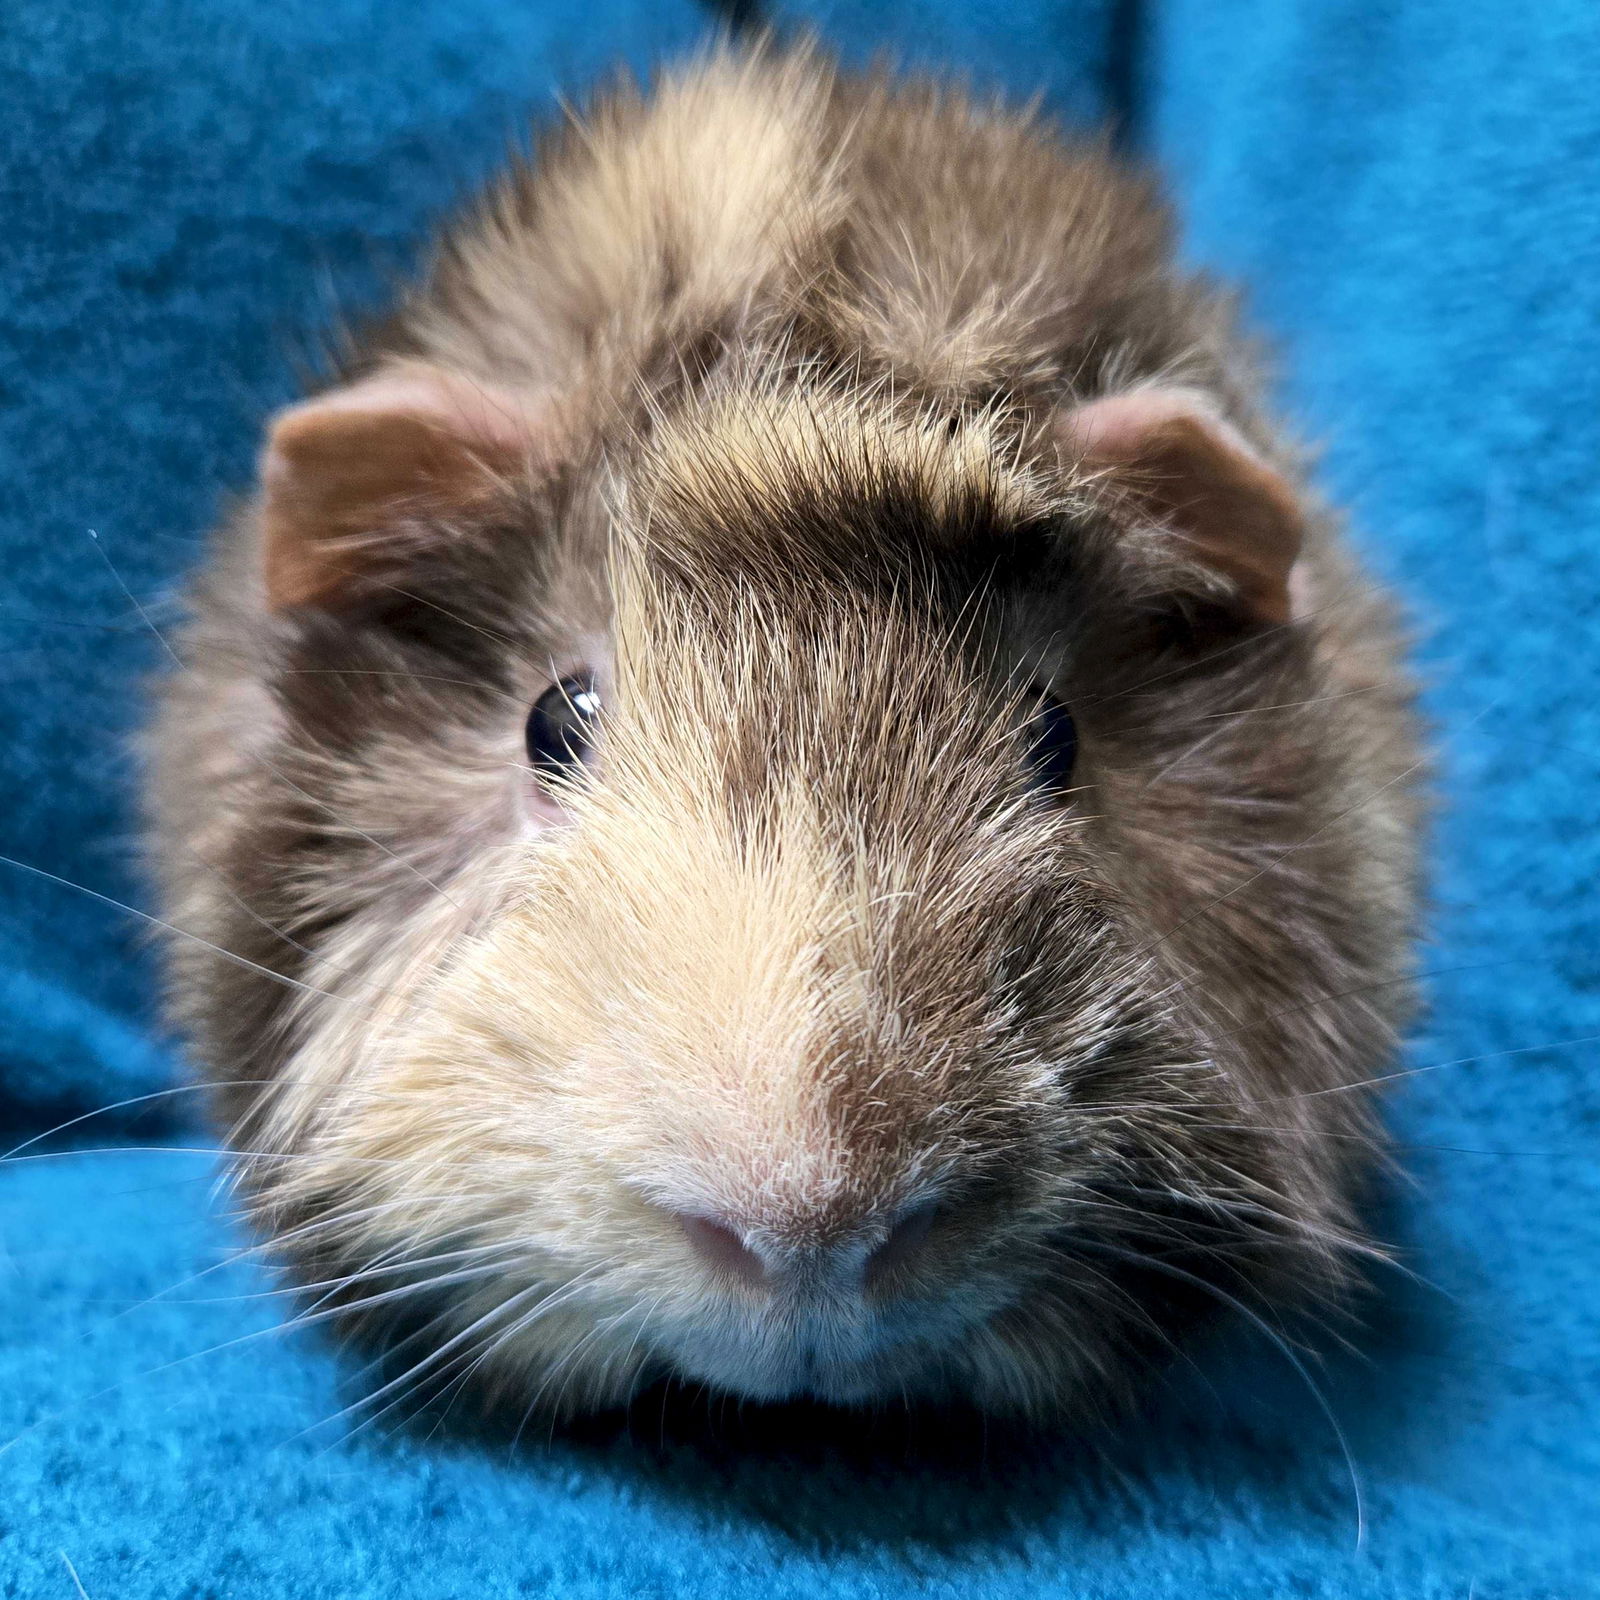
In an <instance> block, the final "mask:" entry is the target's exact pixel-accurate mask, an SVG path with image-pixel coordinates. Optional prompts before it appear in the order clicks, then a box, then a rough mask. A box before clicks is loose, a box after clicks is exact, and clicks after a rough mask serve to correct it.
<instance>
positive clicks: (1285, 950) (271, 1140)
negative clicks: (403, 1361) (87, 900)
mask: <svg viewBox="0 0 1600 1600" xmlns="http://www.w3.org/2000/svg"><path fill="white" fill-rule="evenodd" d="M356 348H357V352H358V354H357V355H356V357H355V358H354V360H353V361H352V363H351V365H350V369H349V370H348V371H347V372H346V373H345V374H344V376H343V378H342V380H341V382H340V383H338V384H336V385H335V386H334V387H332V388H331V389H330V390H328V391H327V392H326V393H324V394H322V395H319V396H313V397H312V398H311V399H309V400H307V401H305V402H303V403H302V404H301V405H299V406H297V407H295V408H294V409H292V410H291V411H289V412H288V413H286V414H285V415H284V416H283V417H281V418H280V419H278V421H277V422H276V423H275V424H274V426H273V428H272V430H271V432H270V435H269V440H268V446H267V450H266V453H265V455H264V459H263V470H262V487H261V492H260V494H259V496H258V497H257V499H256V500H255V501H254V502H253V503H252V505H251V506H250V507H249V508H247V509H246V510H245V511H244V513H243V514H242V515H241V516H240V517H239V518H238V519H237V520H236V521H235V522H234V523H233V524H232V525H230V526H229V527H228V528H226V529H225V530H224V531H223V534H222V536H221V538H220V540H219V543H218V546H217V549H216V551H215V553H214V555H213V558H212V560H211V563H210V564H209V566H208V567H207V569H206V570H205V571H204V572H203V573H202V575H201V577H200V579H199V581H198V583H197V586H196V590H195V597H194V601H195V615H194V620H193V622H192V624H191V625H190V627H189V629H188V631H187V634H186V636H185V638H184V640H183V645H182V651H183V656H184V661H185V670H184V672H183V673H181V674H180V675H178V676H177V677H175V678H174V679H173V680H172V682H171V684H170V685H169V688H168V693H167V696H166V700H165V704H164V707H163V710H162V713H161V718H160V722H159V725H158V728H157V731H156V735H155V739H154V743H153V753H154V762H153V776H152V784H151V816H152V839H153V843H154V847H155V851H156V855H157V858H158V861H159V864H160V866H161V870H162V873H163V881H164V884H165V889H166V907H165V915H166V916H167V917H168V918H169V919H170V921H171V922H172V923H173V924H175V925H176V926H177V927H179V928H181V929H183V930H185V931H186V932H187V933H188V934H191V935H193V936H194V938H193V939H191V940H179V941H177V942H175V943H174V945H173V948H172V950H171V953H170V972H171V993H172V999H173V1006H174V1010H175V1013H176V1015H177V1016H178V1018H179V1020H180V1021H181V1022H182V1023H183V1025H184V1026H185V1027H186V1028H187V1029H188V1031H189V1033H190V1035H191V1037H192V1039H193V1041H194V1046H195V1049H196V1052H197V1055H198V1057H199V1058H200V1060H202V1061H203V1062H204V1063H205V1064H206V1067H207V1070H208V1071H209V1072H210V1073H211V1074H212V1075H214V1076H216V1077H218V1078H220V1079H221V1080H222V1081H223V1083H224V1085H225V1087H224V1088H223V1090H222V1091H221V1092H220V1093H219V1094H218V1096H217V1107H218V1116H219V1118H220V1119H221V1123H222V1125H223V1126H224V1127H225V1128H227V1129H228V1130H229V1131H230V1138H231V1140H232V1142H233V1145H234V1147H235V1149H236V1150H237V1152H238V1164H239V1172H240V1177H241V1183H242V1190H243V1193H244V1195H245V1197H246V1200H247V1203H248V1206H249V1208H250V1211H251V1213H252V1216H253V1219H254V1222H255V1225H256V1226H257V1227H259V1228H260V1229H261V1230H262V1231H263V1233H264V1234H265V1235H266V1236H267V1237H268V1238H270V1239H272V1240H274V1241H275V1245H276V1249H277V1252H278V1255H279V1257H280V1259H281V1260H282V1262H283V1263H284V1265H285V1266H286V1267H287V1268H288V1269H289V1270H290V1271H291V1272H292V1273H294V1274H295V1275H296V1277H297V1278H298V1280H299V1281H301V1282H302V1283H304V1284H306V1285H307V1286H308V1289H307V1293H308V1295H309V1296H310V1297H311V1298H312V1301H313V1304H315V1305H316V1306H318V1307H319V1308H320V1307H336V1308H339V1309H340V1311H341V1314H342V1315H343V1316H344V1317H345V1318H346V1320H347V1321H348V1323H349V1324H350V1326H352V1327H353V1328H358V1329H366V1330H368V1331H374V1332H380V1333H384V1332H391V1331H393V1330H394V1329H398V1331H399V1334H400V1336H402V1337H403V1339H404V1341H405V1344H404V1348H405V1351H406V1354H407V1357H408V1359H409V1360H410V1361H411V1362H412V1363H413V1366H414V1373H415V1375H416V1376H417V1377H418V1378H420V1379H424V1380H427V1379H434V1380H439V1381H444V1382H451V1383H453V1382H456V1381H460V1382H462V1383H465V1382H468V1381H471V1382H474V1383H478V1384H480V1385H482V1386H483V1388H484V1389H485V1391H486V1392H487V1393H488V1394H490V1395H492V1396H499V1397H503V1398H504V1401H505V1403H506V1404H507V1405H508V1406H510V1407H513V1408H515V1409H517V1410H528V1409H530V1408H536V1407H541V1406H542V1407H546V1408H549V1409H552V1410H560V1409H580V1408H585V1407H593V1406H598V1405H605V1404H611V1403H618V1402H621V1401H624V1400H626V1399H627V1398H628V1397H629V1396H630V1395H631V1394H632V1393H634V1392H635V1391H636V1390H637V1389H638V1388H639V1387H640V1386H641V1385H643V1384H645V1383H647V1382H649V1381H651V1380H653V1379H654V1378H656V1377H660V1376H668V1377H673V1376H675V1377H680V1378H685V1379H689V1380H695V1381H699V1382H703V1383H708V1384H711V1385H713V1386H716V1387H720V1388H724V1389H727V1390H731V1391H734V1392H737V1393H740V1394H745V1395H750V1396H755V1397H777V1396H785V1395H792V1394H812V1395H817V1396H821V1397H824V1398H827V1399H832V1400H836V1401H845V1402H857V1401H869V1400H877V1399H880V1398H884V1397H891V1396H900V1395H903V1394H913V1393H930V1394H959V1395H965V1396H968V1397H971V1398H975V1399H977V1400H978V1401H979V1402H981V1403H983V1404H985V1405H990V1406H994V1407H996V1408H1002V1409H1010V1410H1022V1411H1032V1412H1049V1411H1060V1410H1064V1409H1071V1408H1082V1407H1092V1406H1095V1405H1097V1404H1101V1403H1104V1402H1106V1401H1108V1400H1110V1399H1111V1398H1114V1397H1115V1396H1116V1395H1118V1394H1120V1393H1122V1392H1124V1391H1125V1390H1126V1389H1127V1387H1128V1385H1129V1383H1130V1381H1131V1379H1132V1377H1133V1376H1134V1375H1135V1374H1136V1372H1137V1370H1138V1361H1139V1360H1140V1359H1143V1358H1147V1357H1150V1356H1152V1355H1153V1354H1154V1353H1155V1352H1156V1351H1157V1350H1158V1349H1159V1348H1160V1347H1161V1346H1162V1344H1163V1343H1164V1341H1165V1340H1166V1339H1167V1338H1168V1337H1169V1336H1171V1335H1172V1334H1173V1333H1175V1332H1176V1331H1178V1330H1179V1329H1180V1328H1181V1326H1182V1325H1183V1324H1184V1323H1186V1322H1188V1321H1191V1320H1193V1319H1194V1318H1195V1317H1196V1316H1197V1315H1198V1314H1199V1311H1200V1309H1201V1307H1202V1306H1203V1305H1204V1304H1206V1303H1208V1302H1209V1301H1210V1300H1213V1299H1216V1300H1221V1301H1225V1302H1234V1303H1237V1302H1240V1301H1243V1302H1244V1303H1246V1304H1247V1305H1248V1306H1250V1307H1253V1308H1257V1309H1258V1311H1266V1310H1270V1308H1272V1307H1274V1306H1277V1305H1279V1304H1283V1303H1288V1302H1289V1301H1291V1300H1295V1299H1299V1300H1302V1301H1304V1300H1306V1299H1311V1300H1315V1301H1319V1302H1320V1303H1328V1302H1331V1301H1332V1300H1334V1299H1336V1298H1337V1296H1338V1295H1339V1294H1340V1293H1341V1292H1342V1288H1343V1285H1344V1284H1345V1282H1346V1280H1347V1278H1348V1275H1349V1267H1350V1263H1351V1262H1352V1260H1353V1259H1354V1258H1355V1257H1356V1256H1357V1255H1358V1254H1359V1253H1360V1252H1362V1251H1363V1250H1367V1249H1370V1248H1372V1247H1371V1246H1370V1245H1368V1244H1367V1243H1366V1242H1365V1241H1364V1240H1363V1239H1362V1238H1361V1237H1360V1235H1359V1232H1358V1230H1357V1227H1356V1220H1355V1219H1356V1201H1357V1198H1358V1195H1359V1191H1360V1188H1361V1185H1362V1182H1363V1181H1364V1175H1365V1173H1366V1172H1367V1171H1368V1169H1369V1167H1370V1165H1371V1162H1372V1160H1373V1151H1374V1148H1375V1147H1374V1130H1373V1124H1372V1121H1371V1108H1370V1104H1369V1095H1368V1093H1367V1092H1366V1091H1365V1089H1363V1088H1362V1087H1361V1086H1362V1085H1364V1084H1365V1083H1366V1082H1367V1081H1368V1080H1370V1079H1372V1078H1373V1077H1375V1076H1376V1075H1377V1074H1379V1073H1380V1072H1381V1070H1382V1068H1383V1065H1384V1063H1385V1061H1386V1060H1387V1057H1388V1054H1389V1052H1390V1050H1391V1049H1392V1047H1393V1042H1394V1034H1395V1028H1396V1026H1397V1023H1398V1022H1399V1020H1400V1019H1401V1017H1402V1016H1403V1014H1404V1005H1405V998H1404V997H1405V990H1406V985H1405V981H1404V979H1405V974H1406V972H1407V970H1408V956H1407V953H1406V943H1407V937H1408V932H1409V928H1410V921H1411V916H1412V900H1413V882H1412V880H1413V852H1414V846H1413V834H1414V831H1415V815H1414V810H1415V800H1414V797H1413V792H1412V791H1413V784H1412V774H1413V773H1414V772H1415V770H1416V763H1417V758H1416V755H1415V752H1414V731H1413V728H1412V725H1411V720H1410V715H1409V711H1408V687H1407V684H1406V682H1405V679H1404V676H1403V674H1402V672H1401V671H1400V669H1399V667H1398V665H1397V656H1396V648H1395V643H1394V635H1393V630H1392V626H1391V622H1390V618H1389V612H1388V608H1387V606H1386V604H1385V602H1384V601H1383V600H1382V598H1381V597H1380V596H1378V595H1376V594H1375V592H1374V590H1373V589H1372V587H1371V585H1370V584H1369V583H1368V582H1367V581H1366V580H1365V579H1364V578H1363V577H1362V576H1361V575H1360V574H1359V573H1358V572H1357V571H1356V570H1355V568H1354V567H1353V565H1352V563H1351V561H1350V558H1349V557H1348V555H1347V554H1346V553H1345V552H1344V550H1343V548H1342V546H1341V544H1340V543H1339V541H1338V538H1337V535H1336V532H1335V530H1334V528H1333V526H1332V524H1331V522H1330V520H1329V519H1328V517H1327V516H1326V515H1325V514H1324V513H1323V512H1321V511H1320V510H1319V509H1318V508H1317V506H1316V505H1315V503H1314V502H1313V500H1312V498H1311V497H1310V495H1309V494H1308V492H1307V490H1306V488H1305V486H1304V484H1303V482H1302V481H1301V478H1300V473H1299V467H1298V464H1297V462H1296V459H1295V458H1294V456H1293V454H1292V452H1290V451H1289V450H1287V449H1286V448H1285V447H1284V446H1283V445H1282V443H1281V442H1280V441H1279V440H1278V438H1277V436H1276V435H1275V434H1274V433H1273V432H1272V431H1271V430H1270V428H1269V427H1268V424H1267V423H1266V422H1265V420H1264V419H1263V416H1262V414H1261V412H1260V411H1259V409H1258V408H1257V404H1256V401H1255V399H1254V383H1253V379H1252V376H1251V373H1250V369H1249V366H1248V363H1247V362H1246V360H1245V359H1244V356H1243V355H1242V354H1241V350H1240V346H1239V345H1238V343H1237V341H1236V340H1235V338H1234V336H1233V334H1232V333H1231V331H1230V328H1229V319H1228V316H1227V314H1226V311H1225V308H1224V307H1223V306H1222V304H1221V303H1220V302H1219V301H1218V300H1217V298H1216V297H1215V296H1214V295H1213V293H1212V292H1211V291H1210V290H1209V289H1207V288H1206V287H1205V286H1204V285H1202V284H1199V283H1197V282H1195V281H1193V280H1190V279H1187V278H1185V277H1184V276H1183V275H1182V274H1180V273H1179V272H1178V271H1177V269H1176V268H1175V267H1174V266H1173V265H1172V263H1171V260H1170V257H1169V254H1168V244H1167V224H1166V219H1165V217H1164V214H1163V212H1162V210H1161V208H1160V206H1159V205H1158V203H1157V202H1156V201H1155V199H1154V198H1153V195H1152V192H1151V189H1150V186H1149V184H1148V182H1147V181H1146V180H1145V179H1143V178H1142V177H1139V176H1137V175H1133V174H1130V173H1128V172H1126V171H1124V170H1122V169H1121V168H1120V167H1118V166H1117V165H1116V164H1115V163H1114V162H1112V161H1111V160H1110V159H1109V158H1108V157H1106V156H1105V155H1104V153H1103V152H1101V151H1100V150H1099V149H1098V148H1094V147H1076V146H1072V145H1068V144H1066V143H1063V142H1062V140H1061V139H1060V137H1059V136H1058V135H1057V134H1056V133H1054V132H1053V131H1052V130H1050V129H1049V128H1048V127H1046V126H1044V125H1042V124H1041V123H1039V122H1038V121H1036V120H1035V119H1033V118H1030V117H1026V116H1022V115H1018V114H1015V113H1013V112H1011V111H1008V110H1006V109H1005V108H1003V107H999V106H993V105H987V104H982V103H979V102H976V101H973V100H971V99H968V98H966V97H964V96H962V95H960V94H958V93H956V92H955V91H952V90H948V89H943V88H939V87H936V86H933V85H930V84H925V83H908V84H896V83H893V82H891V81H889V80H887V79H880V78H869V79H851V78H845V77H840V76H838V75H836V74H835V73H834V72H833V70H832V69H831V68H830V67H829V66H828V65H827V63H826V62H825V61H823V60H822V59H820V58H819V57H818V56H816V55H815V54H813V53H810V52H807V51H800V52H797V53H790V54H773V53H768V52H762V51H757V52H755V53H749V54H737V55H734V54H719V55H715V56H713V57H711V58H709V59H707V60H704V61H702V62H699V63H697V64H695V65H694V66H692V67H690V68H687V69H684V70H682V71H680V72H678V73H675V74H673V75H670V76H668V77H667V78H666V79H664V80H663V82H662V83H661V84H660V85H659V86H658V88H657V89H656V91H655V92H654V94H653V95H652V96H649V97H645V96H642V95H640V94H637V93H636V92H634V91H633V90H631V89H619V90H617V91H615V92H614V93H612V94H611V95H610V96H609V97H605V98H602V99H601V100H600V101H599V102H598V103H597V105H596V106H595V107H594V108H593V109H592V110H591V111H590V112H589V113H588V114H587V115H586V116H585V117H583V118H581V119H579V120H578V121H577V122H576V123H575V124H574V125H573V126H572V127H570V128H568V129H566V130H564V131H562V132H560V133H558V134H556V135H553V136H552V137H551V139H550V140H549V141H548V142H547V144H546V146H545V148H544V149H543V150H542V151H541V154H540V157H539V159H538V160H537V161H536V162H534V163H533V164H532V165H529V166H520V165H519V166H515V167H513V168H512V169H511V171H510V173H509V174H508V176H507V177H506V178H505V179H504V180H503V182H502V183H501V184H500V185H499V187H498V188H497V189H495V190H494V191H493V192H492V193H491V194H490V195H489V196H488V197H487V198H486V199H485V200H484V201H483V202H482V204H481V205H480V206H479V207H477V208H476V209H475V210H473V211H472V212H470V213H469V214H468V215H467V216H466V217H464V218H463V219H462V220H461V221H460V222H459V223H458V224H457V225H456V226H455V227H454V228H453V229H452V230H451V231H450V232H449V233H447V234H446V236H445V238H444V239H443V241H442V243H441V246H440V249H439V252H438V256H437V260H436V262H435V265H434V266H433V268H432V270H431V272H430V274H429V275H428V276H427V278H426V279H425V280H424V281H423V282H422V283H421V284H420V285H419V286H418V287H417V288H416V289H415V290H414V291H413V292H412V293H411V294H410V295H409V296H407V297H406V299H405V300H404V301H403V303H402V304H401V305H400V307H399V308H398V310H397V311H396V313H395V314H394V316H393V317H392V318H391V319H390V320H389V321H388V322H387V323H385V324H384V325H383V326H382V327H381V328H379V329H376V330H374V331H372V332H370V333H369V334H367V335H365V336H364V337H363V338H362V339H361V340H359V341H358V343H357V346H356ZM579 673H582V674H586V675H588V676H590V677H592V679H593V681H594V685H595V689H596V692H597V693H598V695H599V697H600V699H601V701H602V702H603V707H604V709H603V712H602V715H601V720H600V732H599V737H598V742H597V744H596V747H595V752H594V759H593V761H592V763H591V764H590V766H589V767H588V768H587V769H586V770H583V771H572V772H569V773H568V774H567V775H566V776H565V777H560V778H556V779H554V780H551V779H548V778H547V777H541V776H540V775H539V774H537V773H535V772H533V771H531V770H530V768H529V764H528V756H527V754H526V753H525V751H524V746H523V738H524V724H525V721H526V719H527V717H528V713H529V710H530V708H531V707H532V706H534V704H535V703H536V702H537V701H539V700H540V698H541V696H544V695H546V694H547V693H548V692H549V691H550V690H551V688H552V685H558V684H561V683H563V682H565V681H567V680H569V679H570V678H571V677H572V676H573V675H574V674H579ZM1060 706H1065V707H1069V708H1070V709H1071V713H1072V716H1073V718H1074V720H1075V724H1076V730H1077V736H1078V749H1077V759H1076V766H1075V768H1074V769H1073V772H1072V775H1071V779H1070V782H1069V783H1067V784H1065V785H1063V784H1061V783H1059V782H1054V781H1052V782H1051V783H1043V782H1041V778H1040V771H1041V769H1040V762H1039V756H1038V752H1039V749H1040V743H1039V741H1040V739H1041V737H1042V734H1041V731H1040V730H1041V726H1042V725H1043V724H1042V719H1046V718H1048V717H1051V716H1054V717H1056V718H1057V722H1056V723H1055V724H1054V726H1057V727H1058V728H1059V726H1060V723H1059V717H1060V716H1061V715H1062V713H1060V712H1058V711H1054V710H1052V709H1051V708H1053V707H1060ZM201 940H204V941H207V942H208V943H205V944H202V943H200V942H198V941H201Z"/></svg>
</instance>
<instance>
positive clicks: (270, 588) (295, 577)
mask: <svg viewBox="0 0 1600 1600" xmlns="http://www.w3.org/2000/svg"><path fill="white" fill-rule="evenodd" d="M546 412H547V407H545V406H544V405H543V404H542V403H541V402H540V400H539V399H538V398H537V397H530V396H526V395H520V394H517V393H515V392H512V391H510V390H505V389H500V388H495V387H491V386H486V385H483V384H479V383H475V382H473V381H472V380H470V379H468V378H465V377H462V376H459V375H457V374H455V373H450V372H446V371H444V370H442V369H441V368H438V367H434V366H430V365H428V364H426V363H424V362H404V363H400V364H397V365H394V366H391V367H387V368H384V369H383V370H381V371H379V372H376V373H374V374H372V375H371V376H369V377H365V378H361V379H358V380H357V381H356V382H354V383H351V384H348V385H346V386H345V387H343V388H339V389H331V390H329V391H328V392H327V393H326V394H322V395H318V396H316V397H315V398H314V399H311V400H306V401H304V402H302V403H301V404H300V405H296V406H291V407H289V408H288V410H286V411H282V412H280V413H279V414H278V415H277V417H275V418H274V419H273V422H272V425H271V427H270V429H269V431H268V434H267V444H266V448H265V450H264V451H263V453H262V457H261V520H262V540H263V553H262V561H263V573H264V577H265V581H266V591H267V603H268V605H269V606H271V607H272V609H273V610H282V609H284V608H286V607H290V606H305V605H322V604H327V603H329V602H331V601H334V600H336V599H337V598H338V596H339V595H340V593H341V591H343V590H344V589H345V588H347V586H348V585H349V584H350V583H351V581H352V580H353V579H355V578H356V577H358V576H359V574H360V573H361V572H362V571H363V569H364V567H365V565H366V564H367V563H368V562H370V561H371V560H372V559H373V558H374V557H382V556H384V555H387V554H392V553H393V549H394V546H395V545H396V544H397V543H399V542H401V541H403V540H404V538H405V537H406V532H407V529H408V528H409V529H411V530H413V532H414V530H415V528H416V526H417V523H418V520H419V518H423V517H426V516H428V515H429V514H432V515H434V516H438V515H440V514H460V513H462V512H467V511H470V510H471V509H472V507H473V506H474V505H478V504H482V503H484V502H485V501H486V500H488V499H489V498H490V497H491V496H492V495H493V494H494V492H495V488H496V486H497V484H500V483H503V482H504V480H505V478H506V476H507V475H508V474H511V473H513V472H516V471H518V470H519V469H521V470H526V469H528V468H529V467H530V466H532V467H535V468H536V469H537V468H540V467H545V466H548V464H549V453H550V438H549V434H550V430H549V427H548V425H547V415H546Z"/></svg>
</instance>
